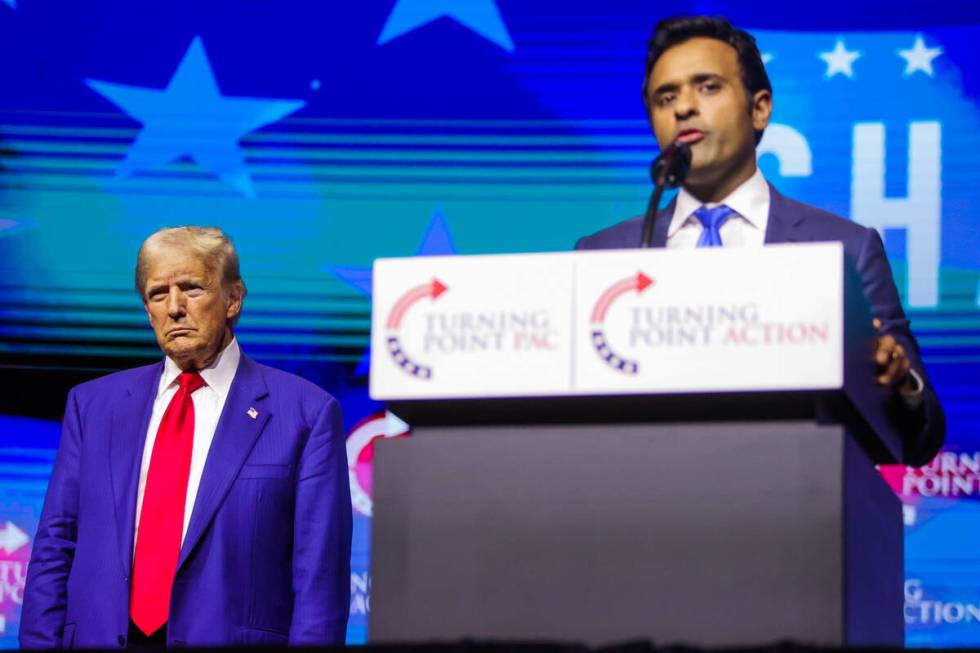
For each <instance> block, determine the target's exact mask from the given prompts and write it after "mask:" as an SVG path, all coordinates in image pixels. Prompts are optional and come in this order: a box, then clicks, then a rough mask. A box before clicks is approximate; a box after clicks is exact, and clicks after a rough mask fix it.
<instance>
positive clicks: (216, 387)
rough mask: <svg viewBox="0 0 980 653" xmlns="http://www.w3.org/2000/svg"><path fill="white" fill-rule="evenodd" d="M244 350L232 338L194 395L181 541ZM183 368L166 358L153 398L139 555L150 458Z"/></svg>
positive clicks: (138, 498) (140, 498)
mask: <svg viewBox="0 0 980 653" xmlns="http://www.w3.org/2000/svg"><path fill="white" fill-rule="evenodd" d="M240 359H241V351H240V350H239V348H238V341H236V340H235V339H234V338H232V341H231V343H230V344H229V345H228V346H227V347H225V349H224V351H222V352H221V353H220V354H218V357H217V358H216V359H215V360H214V362H213V363H211V365H210V367H208V368H207V369H203V370H201V371H200V375H201V378H202V379H204V383H205V384H206V385H204V386H203V387H201V388H199V389H198V390H197V391H196V392H194V394H192V395H191V400H192V401H193V402H194V444H193V447H192V449H191V469H190V476H189V478H188V479H187V499H186V501H185V503H184V527H183V529H182V530H181V534H180V542H181V544H183V542H184V536H185V535H187V525H188V524H189V523H190V521H191V513H192V512H193V510H194V501H195V499H197V490H198V488H199V487H200V485H201V474H202V473H203V472H204V462H205V461H206V460H207V458H208V451H209V450H210V449H211V441H212V440H213V439H214V432H215V430H216V429H217V428H218V419H219V418H220V417H221V410H222V409H223V408H224V406H225V400H226V399H228V392H229V390H231V382H232V381H233V380H234V378H235V372H237V371H238V361H239V360H240ZM180 372H181V370H180V368H179V367H177V363H175V362H174V361H173V360H172V359H170V358H169V357H168V358H166V359H165V360H164V363H163V374H162V375H161V376H160V386H159V388H158V389H157V396H156V400H154V402H153V413H152V414H151V415H150V426H149V428H148V429H147V431H146V444H144V445H143V462H142V463H141V464H140V483H139V489H138V490H137V495H136V530H135V531H134V537H133V552H134V555H135V550H136V538H137V537H138V536H139V528H140V513H141V511H142V509H143V492H144V491H145V490H146V475H147V473H148V472H149V471H150V458H151V456H152V455H153V443H154V442H156V439H157V431H158V430H159V428H160V422H161V421H162V420H163V413H164V412H165V411H166V410H167V406H169V405H170V400H171V399H173V398H174V395H175V394H177V388H178V385H177V377H178V376H179V375H180Z"/></svg>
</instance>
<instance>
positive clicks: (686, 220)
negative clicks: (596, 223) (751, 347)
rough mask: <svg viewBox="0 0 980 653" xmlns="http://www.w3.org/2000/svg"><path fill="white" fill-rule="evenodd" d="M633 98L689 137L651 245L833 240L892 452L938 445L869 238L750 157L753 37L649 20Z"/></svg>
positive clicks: (766, 113)
mask: <svg viewBox="0 0 980 653" xmlns="http://www.w3.org/2000/svg"><path fill="white" fill-rule="evenodd" d="M643 100H644V103H645V104H646V107H647V115H648V117H649V119H650V123H651V125H652V127H653V132H654V135H655V136H656V138H657V141H658V143H659V144H660V148H661V149H664V148H666V147H667V146H668V145H670V144H671V143H673V142H675V141H681V142H683V143H687V144H688V145H689V146H690V147H691V154H692V157H691V168H690V172H689V173H688V175H687V177H686V179H685V181H684V184H683V186H682V188H681V190H680V192H679V193H678V194H677V197H676V198H675V199H674V200H673V201H672V202H671V203H670V204H669V205H668V206H667V207H666V208H665V209H663V210H662V211H660V212H659V213H658V214H657V216H656V221H655V223H654V229H653V243H652V244H653V246H655V247H668V248H692V247H713V246H725V247H759V246H762V245H764V244H769V243H784V242H820V241H839V242H841V243H843V245H844V251H845V254H846V255H847V256H848V257H849V258H850V260H851V261H852V262H853V263H854V264H855V266H856V268H857V270H858V272H859V273H860V275H861V278H862V281H863V284H864V294H865V297H866V298H867V299H868V303H869V304H870V305H871V311H872V314H873V316H874V323H875V327H876V328H877V329H878V331H879V333H880V337H879V338H878V340H877V346H876V351H875V352H874V357H875V362H876V363H877V364H878V366H879V375H878V377H877V381H878V383H879V384H881V385H883V386H887V387H889V388H891V389H892V390H893V392H894V397H895V402H896V405H897V407H898V408H897V412H898V413H899V414H900V415H901V418H900V419H901V422H902V424H901V425H900V431H901V432H902V433H903V437H904V462H906V463H908V464H913V465H921V464H925V463H926V462H928V461H929V460H930V459H931V458H932V457H933V456H934V455H935V454H936V452H938V451H939V448H940V447H941V446H942V442H943V438H944V437H945V431H946V425H945V418H944V416H943V412H942V408H941V407H940V405H939V400H938V398H937V397H936V394H935V392H934V391H933V389H932V387H931V386H930V384H929V380H928V376H927V375H926V372H925V368H924V367H923V365H922V360H921V358H920V355H919V348H918V344H917V343H916V341H915V337H914V336H913V335H912V332H911V330H910V329H909V321H908V320H907V319H906V317H905V313H904V311H903V310H902V305H901V302H900V300H899V296H898V291H897V289H896V288H895V282H894V280H893V279H892V274H891V268H890V267H889V265H888V259H887V258H886V256H885V251H884V246H883V244H882V241H881V237H880V236H879V235H878V233H877V232H876V231H875V230H874V229H868V228H865V227H862V226H860V225H857V224H855V223H853V222H850V221H849V220H846V219H844V218H841V217H838V216H835V215H832V214H830V213H828V212H826V211H822V210H820V209H817V208H815V207H812V206H808V205H806V204H802V203H800V202H796V201H793V200H791V199H788V198H786V197H784V196H782V195H780V194H779V193H778V192H777V191H776V189H775V188H773V187H772V186H771V185H770V184H768V183H767V182H766V180H765V179H764V178H763V176H762V173H761V172H760V171H759V169H758V167H757V165H756V152H755V147H756V144H757V143H758V142H759V140H760V139H761V137H762V133H763V132H764V131H765V129H766V127H767V126H768V124H769V118H770V116H771V114H772V102H773V100H772V85H771V84H770V82H769V77H768V75H767V74H766V71H765V66H764V64H763V62H762V56H761V55H760V53H759V49H758V47H757V46H756V43H755V39H754V38H753V37H752V36H751V35H750V34H748V33H747V32H744V31H742V30H736V29H734V28H733V27H732V26H731V25H730V24H729V23H728V21H727V20H725V19H723V18H709V17H705V16H692V17H679V18H671V19H668V20H664V21H662V22H660V23H659V24H658V25H657V27H656V29H655V30H654V33H653V37H652V38H651V39H650V43H649V46H648V49H647V60H646V76H645V78H644V83H643ZM642 224H643V218H642V217H639V218H634V219H632V220H628V221H626V222H622V223H620V224H617V225H615V226H613V227H610V228H608V229H605V230H603V231H600V232H598V233H596V234H593V235H591V236H587V237H585V238H582V239H581V240H580V241H579V242H578V243H577V244H576V249H615V248H623V247H637V246H639V243H640V236H641V229H642Z"/></svg>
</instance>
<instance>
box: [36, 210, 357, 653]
mask: <svg viewBox="0 0 980 653" xmlns="http://www.w3.org/2000/svg"><path fill="white" fill-rule="evenodd" d="M136 289H137V291H138V292H139V295H140V297H141V299H142V301H143V307H144V309H145V310H146V314H147V316H148V317H149V320H150V325H151V326H152V328H153V332H154V334H155V335H156V339H157V343H158V344H159V346H160V349H161V350H162V351H163V353H164V359H163V360H162V361H160V362H158V363H155V364H153V365H149V366H146V367H140V368H136V369H131V370H125V371H122V372H117V373H115V374H111V375H109V376H105V377H102V378H100V379H96V380H94V381H90V382H88V383H83V384H82V385H79V386H77V387H75V388H73V389H72V390H71V392H70V393H69V395H68V404H67V407H66V409H65V419H64V425H63V429H62V436H61V441H60V444H59V447H58V455H57V458H56V460H55V465H54V472H53V474H52V477H51V482H50V485H49V487H48V494H47V497H46V499H45V502H44V509H43V511H42V513H41V518H40V522H39V524H38V531H37V536H36V537H35V540H34V550H33V553H32V557H31V563H30V566H29V568H28V575H27V587H26V589H25V596H24V606H23V615H22V620H21V629H20V641H21V645H22V646H23V647H24V648H62V647H63V648H72V647H76V648H77V647H81V648H117V647H118V648H155V647H161V648H162V647H164V646H227V645H247V644H296V645H322V644H336V643H340V642H342V641H343V636H344V632H345V628H346V623H347V616H348V609H349V593H350V538H351V504H350V492H349V486H348V481H347V464H346V453H345V449H344V435H343V426H342V419H341V411H340V406H339V404H338V403H337V402H336V400H334V399H333V397H331V396H330V395H329V394H327V393H326V392H324V391H323V390H321V389H320V388H318V387H316V386H315V385H313V384H311V383H309V382H307V381H304V380H302V379H300V378H298V377H296V376H293V375H290V374H286V373H284V372H281V371H278V370H275V369H273V368H270V367H266V366H264V365H259V364H258V363H256V362H254V361H252V360H251V359H249V358H248V357H246V356H245V355H244V354H242V353H241V351H240V349H239V346H238V343H237V341H236V340H235V336H234V332H233V328H234V326H235V323H236V322H237V320H238V317H239V315H240V313H241V310H242V302H243V300H244V298H245V284H244V282H243V281H242V278H241V275H240V273H239V265H238V255H237V254H236V252H235V248H234V246H233V245H232V243H231V241H230V240H229V239H228V237H227V236H226V235H225V234H224V233H223V232H222V231H221V230H220V229H216V228H201V227H177V228H173V229H163V230H160V231H158V232H156V233H154V234H153V235H151V236H150V237H149V238H147V240H146V241H145V242H144V243H143V246H142V247H141V248H140V251H139V256H138V258H137V265H136Z"/></svg>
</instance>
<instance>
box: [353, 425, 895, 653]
mask: <svg viewBox="0 0 980 653" xmlns="http://www.w3.org/2000/svg"><path fill="white" fill-rule="evenodd" d="M374 474H375V477H374V495H375V515H374V525H373V544H372V599H371V603H372V609H371V618H370V627H369V637H370V640H371V642H372V643H383V642H419V641H439V640H442V641H447V640H457V639H460V638H484V639H507V640H546V639H551V640H558V641H579V642H583V643H587V644H592V645H597V644H605V643H611V642H621V641H624V640H630V639H651V640H654V641H656V642H658V643H661V644H667V643H685V644H690V645H700V646H717V645H743V646H744V645H760V644H765V643H769V642H774V641H777V640H787V639H789V640H795V641H798V642H801V643H806V644H815V645H825V646H827V645H829V646H845V645H846V646H856V645H877V646H901V645H902V643H903V620H902V572H903V569H902V564H903V558H902V517H901V505H900V503H899V501H898V500H897V498H896V497H894V496H893V495H892V493H891V491H890V490H889V489H888V487H887V486H886V485H885V483H884V482H883V481H882V480H881V479H880V478H879V477H878V475H877V473H876V472H875V470H874V468H873V466H872V465H871V463H870V462H869V461H868V458H867V457H866V456H865V454H864V453H863V451H861V450H860V448H858V447H857V445H855V444H853V442H852V441H851V439H850V438H849V437H847V436H846V435H845V434H844V431H843V429H842V428H840V427H837V426H816V425H814V424H812V423H809V422H755V423H747V422H740V423H738V424H717V423H715V424H685V425H665V424H660V425H635V426H634V425H629V426H623V425H617V426H614V425H601V426H595V425H578V426H530V427H471V428H461V427H444V428H421V429H417V430H416V433H415V435H414V436H413V437H412V438H407V439H404V440H385V441H379V442H378V443H377V449H376V457H375V460H374Z"/></svg>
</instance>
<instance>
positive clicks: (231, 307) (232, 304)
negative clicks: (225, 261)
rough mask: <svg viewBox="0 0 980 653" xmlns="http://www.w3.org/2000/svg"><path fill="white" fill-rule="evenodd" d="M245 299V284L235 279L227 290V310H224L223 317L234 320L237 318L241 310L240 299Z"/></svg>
mask: <svg viewBox="0 0 980 653" xmlns="http://www.w3.org/2000/svg"><path fill="white" fill-rule="evenodd" d="M244 299H245V284H244V283H242V282H241V281H236V282H234V283H233V284H231V288H230V289H229V290H228V310H227V311H226V312H225V317H226V318H227V319H228V320H230V321H232V322H234V321H235V320H237V319H238V316H239V315H240V314H241V312H242V300H244Z"/></svg>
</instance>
